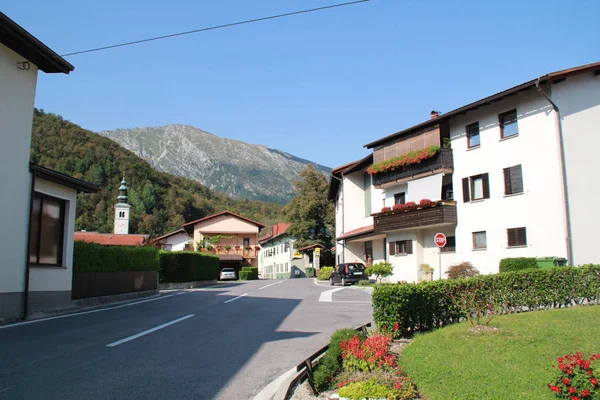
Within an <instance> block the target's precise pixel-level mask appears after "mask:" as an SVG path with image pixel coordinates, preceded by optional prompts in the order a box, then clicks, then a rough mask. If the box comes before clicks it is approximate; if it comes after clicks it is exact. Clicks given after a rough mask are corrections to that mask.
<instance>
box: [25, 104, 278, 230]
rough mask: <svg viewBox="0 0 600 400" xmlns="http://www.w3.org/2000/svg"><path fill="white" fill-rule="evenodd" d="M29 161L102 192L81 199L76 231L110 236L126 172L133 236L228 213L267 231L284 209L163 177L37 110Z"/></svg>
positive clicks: (111, 144) (121, 150)
mask: <svg viewBox="0 0 600 400" xmlns="http://www.w3.org/2000/svg"><path fill="white" fill-rule="evenodd" d="M31 160H32V161H33V162H36V163H38V164H40V165H42V166H44V167H48V168H51V169H54V170H57V171H59V172H62V173H65V174H68V175H71V176H74V177H76V178H79V179H83V180H86V181H88V182H92V183H95V184H97V185H99V186H100V187H101V190H100V192H98V193H93V194H82V195H79V197H78V200H77V219H76V221H75V227H76V229H77V230H81V229H85V230H88V231H100V232H112V229H113V215H114V207H113V205H114V204H115V203H116V202H117V195H118V188H119V184H120V181H121V178H122V173H123V171H124V172H125V174H126V178H127V186H128V187H129V203H130V204H131V214H130V225H129V231H130V233H148V234H153V235H160V234H164V233H167V232H170V231H173V230H176V229H180V228H181V225H182V224H183V223H185V222H189V221H192V220H195V219H199V218H202V217H205V216H207V215H210V214H213V213H217V212H220V211H224V210H231V211H233V212H235V213H238V214H242V215H244V216H246V217H248V218H250V219H253V220H255V221H259V222H261V223H263V224H265V225H271V224H273V223H274V222H277V221H281V220H282V206H281V205H278V204H272V203H266V202H262V201H250V200H236V199H232V198H231V197H229V196H227V195H225V194H223V193H217V192H214V191H212V190H210V189H209V188H207V187H206V186H204V185H202V184H200V183H198V182H196V181H194V180H191V179H186V178H182V177H178V176H174V175H170V174H168V173H165V172H159V171H157V170H155V169H154V168H152V166H151V165H150V164H149V163H148V162H146V161H145V160H142V159H141V158H139V157H138V156H137V155H136V154H134V153H133V152H131V151H129V150H126V149H124V148H123V147H121V146H119V145H118V144H117V143H115V142H114V141H112V140H110V139H108V138H105V137H103V136H100V135H98V134H96V133H94V132H91V131H88V130H85V129H83V128H81V127H80V126H78V125H75V124H73V123H71V122H69V121H66V120H64V119H63V118H62V117H60V116H58V115H55V114H49V113H45V112H44V111H43V110H37V109H36V110H34V115H33V129H32V141H31Z"/></svg>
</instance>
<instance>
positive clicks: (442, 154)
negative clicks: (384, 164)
mask: <svg viewBox="0 0 600 400" xmlns="http://www.w3.org/2000/svg"><path fill="white" fill-rule="evenodd" d="M453 170H454V161H453V158H452V149H446V148H441V149H440V151H439V152H438V153H437V154H436V155H435V156H433V157H431V158H428V159H426V160H423V161H421V162H420V163H418V164H412V165H407V166H406V167H400V168H398V169H396V170H394V171H388V172H380V173H377V174H374V175H373V185H374V186H376V187H381V186H382V185H386V184H394V183H397V182H402V181H407V180H410V179H416V178H420V177H423V176H427V175H429V174H432V173H435V172H448V173H451V172H452V171H453Z"/></svg>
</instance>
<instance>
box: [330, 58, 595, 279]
mask: <svg viewBox="0 0 600 400" xmlns="http://www.w3.org/2000/svg"><path fill="white" fill-rule="evenodd" d="M598 126H600V63H594V64H589V65H583V66H580V67H575V68H571V69H567V70H562V71H557V72H553V73H549V74H546V75H543V76H541V77H539V78H536V79H533V80H531V81H528V82H525V83H522V84H520V85H518V86H515V87H512V88H510V89H507V90H505V91H502V92H500V93H497V94H494V95H492V96H489V97H486V98H484V99H481V100H478V101H475V102H473V103H470V104H468V105H465V106H462V107H460V108H457V109H455V110H453V111H450V112H448V113H445V114H439V113H437V112H435V111H434V112H432V113H431V116H430V118H429V119H428V120H426V121H424V122H422V123H420V124H417V125H415V126H413V127H410V128H407V129H404V130H401V131H399V132H396V133H394V134H392V135H389V136H386V137H383V138H381V139H378V140H375V141H373V142H371V143H368V144H367V145H365V147H366V148H368V149H371V150H372V151H373V152H372V154H371V155H369V156H368V157H367V158H365V159H363V160H361V161H357V162H354V163H350V164H347V165H345V166H342V167H339V168H336V169H334V170H333V171H332V178H331V181H330V187H329V199H330V200H331V201H335V202H336V237H337V245H336V250H337V252H338V258H339V259H338V261H339V262H343V261H350V260H348V257H356V258H359V259H362V260H365V259H366V255H367V253H368V252H369V251H372V252H373V259H374V261H377V259H378V258H380V259H385V260H387V261H389V262H390V263H392V264H393V265H394V275H393V277H392V278H391V280H392V281H407V282H415V281H419V280H421V279H423V278H424V277H423V275H422V273H421V272H420V270H419V265H420V264H429V265H430V266H431V267H433V268H434V271H435V272H434V279H437V278H439V277H440V275H441V276H442V277H443V276H444V272H445V271H446V269H447V268H448V266H450V265H452V264H454V263H458V262H462V261H468V262H471V263H472V264H473V265H474V266H475V267H476V268H477V269H479V271H480V272H481V273H495V272H498V265H499V261H500V260H501V259H503V258H507V257H548V256H556V257H564V258H566V259H568V261H569V263H570V264H571V265H580V264H585V263H598V262H599V261H600V257H599V256H597V254H596V253H595V252H594V250H593V249H594V246H593V242H592V240H593V239H592V238H593V236H594V235H593V232H592V229H594V228H595V225H594V224H593V223H590V221H596V220H600V211H598V210H596V209H594V208H593V207H590V206H589V200H590V199H592V198H595V197H596V196H597V195H599V194H600V193H599V192H600V188H599V187H598V185H594V184H593V183H591V181H590V180H589V178H588V176H589V175H590V171H591V170H590V167H591V166H592V164H593V162H592V161H591V160H590V158H589V157H588V156H587V154H588V153H586V150H585V149H586V148H588V149H592V148H595V145H596V144H600V143H599V142H600V135H598ZM588 152H589V150H588ZM363 207H364V213H363V212H362V208H363ZM369 210H370V211H371V214H370V215H369ZM371 218H372V222H371ZM438 232H441V233H444V234H445V235H446V237H447V238H448V244H447V245H446V247H444V248H443V249H442V251H441V254H440V253H439V250H438V249H437V246H435V244H434V236H435V234H436V233H438ZM380 235H382V236H380ZM377 240H378V241H379V242H377ZM361 242H364V243H363V244H362V245H361ZM381 242H383V243H384V244H385V247H383V248H384V250H383V251H384V253H383V254H381V250H380V252H379V253H378V254H377V252H376V251H375V250H376V249H377V248H381V247H382V246H381ZM375 243H379V244H378V245H376V244H375ZM370 249H373V250H370ZM361 256H362V257H361ZM440 257H441V264H440V261H439V259H440ZM440 271H441V274H440Z"/></svg>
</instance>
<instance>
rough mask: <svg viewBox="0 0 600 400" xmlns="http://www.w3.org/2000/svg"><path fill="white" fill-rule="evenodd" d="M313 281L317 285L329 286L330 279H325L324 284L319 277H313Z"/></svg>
mask: <svg viewBox="0 0 600 400" xmlns="http://www.w3.org/2000/svg"><path fill="white" fill-rule="evenodd" d="M313 282H314V283H315V285H317V286H329V285H330V284H329V280H326V281H323V284H320V283H319V280H318V279H317V278H314V279H313Z"/></svg>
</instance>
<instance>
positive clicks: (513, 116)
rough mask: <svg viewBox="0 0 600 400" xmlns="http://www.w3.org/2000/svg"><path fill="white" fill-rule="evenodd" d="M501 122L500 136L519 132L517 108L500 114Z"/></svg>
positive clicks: (505, 136) (510, 135) (503, 136)
mask: <svg viewBox="0 0 600 400" xmlns="http://www.w3.org/2000/svg"><path fill="white" fill-rule="evenodd" d="M498 119H499V122H500V137H501V138H502V139H505V138H508V137H512V136H516V135H518V134H519V127H518V124H517V110H511V111H509V112H506V113H504V114H500V115H499V116H498Z"/></svg>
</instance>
